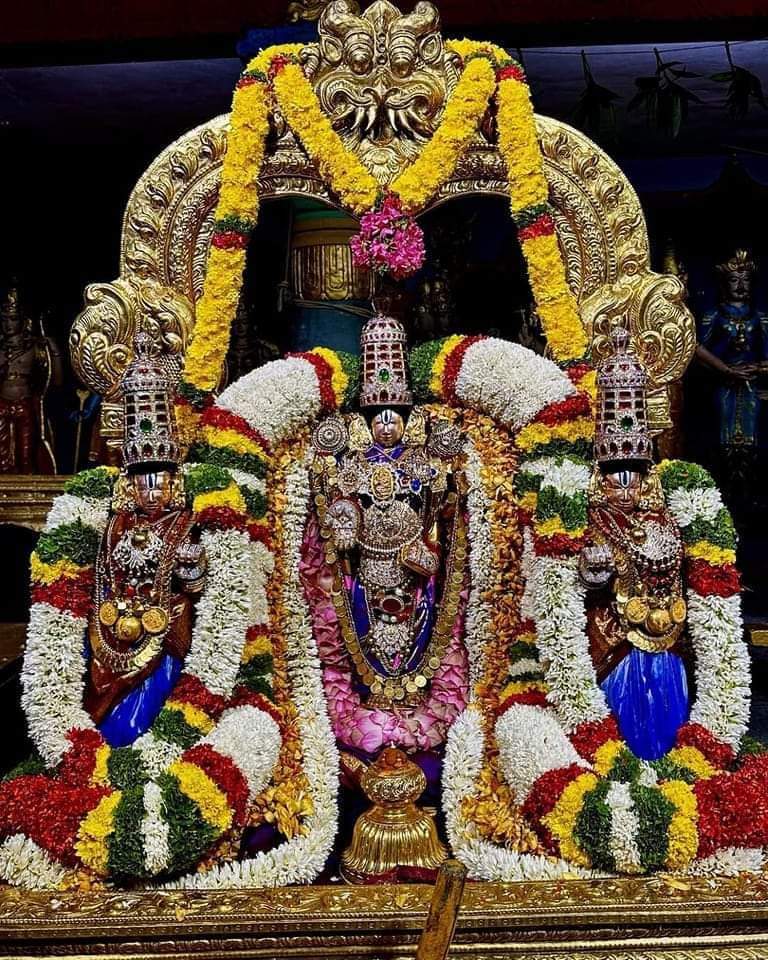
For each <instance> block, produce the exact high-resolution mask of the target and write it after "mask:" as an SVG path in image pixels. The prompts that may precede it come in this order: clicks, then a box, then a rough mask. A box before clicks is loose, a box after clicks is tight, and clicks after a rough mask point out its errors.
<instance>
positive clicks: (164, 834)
mask: <svg viewBox="0 0 768 960" xmlns="http://www.w3.org/2000/svg"><path fill="white" fill-rule="evenodd" d="M158 772H160V771H158ZM170 833H171V829H170V826H169V825H168V821H167V819H166V817H165V808H164V805H163V791H162V790H161V789H160V787H159V786H158V785H157V784H156V783H153V782H152V781H150V782H149V783H147V784H145V785H144V816H143V818H142V821H141V840H142V843H143V845H144V868H145V869H146V871H147V873H149V874H150V876H155V875H156V874H158V873H162V872H163V870H165V869H166V868H167V866H168V864H169V862H170V859H171V852H170V847H169V840H168V838H169V837H170Z"/></svg>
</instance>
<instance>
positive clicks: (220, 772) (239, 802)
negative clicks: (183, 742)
mask: <svg viewBox="0 0 768 960" xmlns="http://www.w3.org/2000/svg"><path fill="white" fill-rule="evenodd" d="M181 759H182V760H183V761H185V762H186V763H194V764H195V766H197V767H200V769H201V770H202V771H203V773H205V774H207V775H208V776H209V777H210V778H211V780H213V782H214V783H215V784H216V786H218V787H219V789H221V790H223V791H224V793H225V794H226V795H227V802H228V803H229V806H230V807H231V809H232V815H233V818H234V822H235V825H236V826H242V825H243V823H244V822H245V815H246V812H247V810H248V796H249V790H248V784H247V783H246V780H245V777H244V776H243V774H242V772H241V771H240V770H239V769H238V768H237V766H236V765H235V764H234V762H233V761H232V760H230V758H229V757H225V756H224V755H223V754H221V753H219V752H218V751H217V750H215V749H214V748H213V747H212V746H210V745H209V744H207V743H203V744H198V745H197V746H195V747H192V748H191V750H187V751H186V753H184V754H183V756H182V758H181Z"/></svg>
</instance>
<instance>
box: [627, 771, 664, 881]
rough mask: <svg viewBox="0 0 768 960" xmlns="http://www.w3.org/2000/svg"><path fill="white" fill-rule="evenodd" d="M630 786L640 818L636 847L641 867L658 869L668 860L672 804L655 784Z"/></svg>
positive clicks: (634, 784) (650, 869) (649, 869)
mask: <svg viewBox="0 0 768 960" xmlns="http://www.w3.org/2000/svg"><path fill="white" fill-rule="evenodd" d="M629 789H630V793H631V795H632V800H633V801H634V804H635V809H636V811H637V818H638V821H639V827H638V831H637V848H638V850H639V851H640V863H641V865H642V867H643V869H644V870H648V871H653V870H661V869H662V867H663V866H664V863H665V861H666V859H667V852H668V848H669V839H668V838H669V825H670V823H671V822H672V817H673V816H674V813H675V806H674V804H673V803H671V802H670V801H669V800H667V798H666V797H665V796H664V795H663V794H662V793H661V791H660V790H658V788H656V787H644V786H642V785H641V784H639V783H633V784H632V785H631V786H630V788H629Z"/></svg>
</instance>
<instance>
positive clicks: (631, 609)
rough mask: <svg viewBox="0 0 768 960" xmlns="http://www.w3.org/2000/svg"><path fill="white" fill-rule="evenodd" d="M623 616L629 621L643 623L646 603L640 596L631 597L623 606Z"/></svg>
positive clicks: (646, 609) (646, 612)
mask: <svg viewBox="0 0 768 960" xmlns="http://www.w3.org/2000/svg"><path fill="white" fill-rule="evenodd" d="M624 616H625V617H626V618H627V620H629V622H630V623H633V624H638V623H643V622H644V621H645V618H646V617H647V616H648V604H647V603H646V602H645V600H643V599H642V597H632V599H631V600H628V601H627V605H626V606H625V607H624Z"/></svg>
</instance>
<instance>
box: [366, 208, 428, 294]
mask: <svg viewBox="0 0 768 960" xmlns="http://www.w3.org/2000/svg"><path fill="white" fill-rule="evenodd" d="M349 245H350V247H351V248H352V259H353V261H354V263H355V265H356V266H358V267H364V268H365V269H368V270H373V271H374V272H375V273H380V274H385V273H390V274H392V276H393V277H394V278H395V279H397V280H399V279H401V278H402V277H407V276H410V274H412V273H415V272H416V271H417V270H418V269H419V267H421V265H422V264H423V263H424V257H425V251H424V232H423V230H422V229H421V227H420V226H419V225H418V223H416V221H415V220H414V219H413V217H411V216H409V215H408V214H407V213H405V212H404V211H403V208H402V206H401V203H400V199H399V198H398V197H396V196H394V195H393V194H387V196H386V197H385V198H384V201H383V202H382V204H381V206H380V207H377V208H376V209H375V210H371V211H370V213H366V214H365V216H364V217H363V218H362V220H361V221H360V232H359V233H358V234H356V235H355V236H354V237H352V239H351V240H350V241H349Z"/></svg>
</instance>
